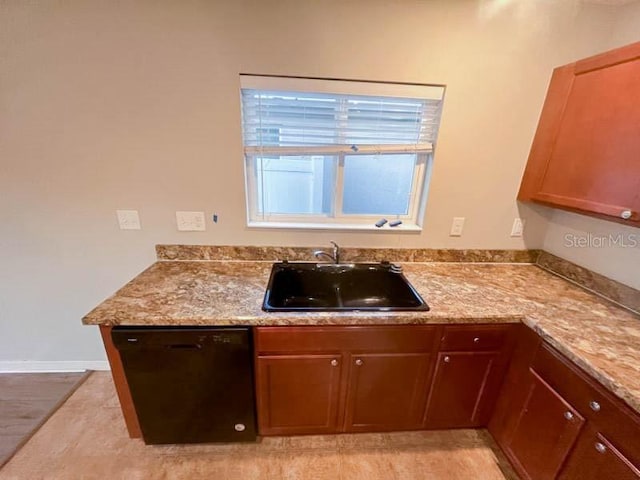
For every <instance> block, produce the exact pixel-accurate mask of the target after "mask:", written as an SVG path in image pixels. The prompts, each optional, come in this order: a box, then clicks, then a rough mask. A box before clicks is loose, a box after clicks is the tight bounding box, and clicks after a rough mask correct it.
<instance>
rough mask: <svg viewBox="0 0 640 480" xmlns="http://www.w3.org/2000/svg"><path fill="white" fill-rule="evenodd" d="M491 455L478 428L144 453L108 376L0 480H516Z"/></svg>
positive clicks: (67, 407)
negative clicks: (128, 429)
mask: <svg viewBox="0 0 640 480" xmlns="http://www.w3.org/2000/svg"><path fill="white" fill-rule="evenodd" d="M494 448H495V447H494V445H493V443H492V441H491V439H490V437H489V436H488V434H487V433H486V432H485V431H482V430H477V431H476V430H455V431H454V430H452V431H428V432H398V433H387V434H356V435H327V436H302V437H269V438H264V439H262V441H261V442H258V443H251V444H219V445H212V444H210V445H168V446H146V445H144V443H143V442H142V441H141V440H132V439H130V438H128V436H127V433H126V430H125V426H124V420H123V419H122V415H121V413H120V408H119V405H118V400H117V398H116V395H115V391H114V388H113V383H112V381H111V377H110V375H109V374H108V373H104V372H99V373H93V374H92V375H91V376H90V377H89V378H88V379H87V381H86V382H85V383H84V384H83V385H82V387H80V388H79V389H78V390H77V391H76V392H75V393H74V394H73V395H72V396H71V397H70V398H69V400H67V402H66V403H65V404H64V405H63V406H62V407H61V408H60V409H59V410H58V411H57V412H56V413H55V415H53V416H52V417H51V418H50V419H49V420H48V421H47V423H46V424H45V425H44V426H43V427H42V428H41V429H40V430H39V431H38V432H37V433H36V434H35V435H34V436H33V437H32V438H31V440H30V441H29V442H28V443H27V444H26V445H25V446H24V447H23V448H22V449H21V450H20V451H19V452H18V453H17V454H16V455H15V456H14V457H13V458H12V460H11V461H10V462H9V463H7V465H6V466H5V467H4V468H3V469H2V470H0V479H2V480H14V479H87V480H90V479H107V478H108V479H127V480H130V479H171V480H173V479H183V478H184V479H190V480H191V479H200V478H203V479H204V478H206V479H229V480H232V479H233V480H235V479H237V480H253V479H265V480H266V479H277V480H281V479H313V480H324V479H331V480H340V479H344V480H347V479H348V480H359V479H363V480H383V479H384V480H395V479H403V480H412V479H429V480H432V479H433V480H437V479H446V480H455V479H474V480H476V479H480V480H484V479H486V480H493V479H495V480H502V479H505V478H508V479H511V478H516V477H515V476H513V474H512V473H511V472H510V470H509V469H508V467H504V466H503V468H505V471H502V470H501V468H500V465H499V464H498V463H499V462H498V460H497V456H496V452H495V450H494ZM498 456H499V454H498Z"/></svg>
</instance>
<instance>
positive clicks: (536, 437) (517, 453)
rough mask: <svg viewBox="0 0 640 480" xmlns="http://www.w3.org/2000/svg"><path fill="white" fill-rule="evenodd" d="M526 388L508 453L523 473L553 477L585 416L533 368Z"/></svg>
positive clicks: (558, 469) (578, 431)
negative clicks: (525, 395)
mask: <svg viewBox="0 0 640 480" xmlns="http://www.w3.org/2000/svg"><path fill="white" fill-rule="evenodd" d="M525 388H526V390H527V397H526V401H525V403H524V405H523V406H522V408H521V409H520V411H519V416H518V419H517V423H516V427H515V430H514V432H513V433H512V435H511V438H510V440H509V441H508V443H507V446H506V453H507V455H508V456H509V457H510V459H511V460H512V461H513V462H514V463H515V466H516V469H517V470H519V472H520V473H521V474H524V475H526V476H527V477H528V478H532V479H540V480H552V479H554V478H556V476H557V474H558V472H559V471H560V469H561V468H562V466H563V465H564V462H565V460H566V459H567V457H568V455H569V453H570V452H571V449H572V448H573V445H574V444H575V442H576V440H577V439H578V435H579V434H580V430H581V429H582V427H583V425H584V423H585V420H584V418H583V417H582V416H581V415H580V413H578V411H577V410H576V409H575V408H573V407H572V406H571V405H569V404H568V403H567V402H566V401H565V400H564V399H563V398H562V397H561V396H560V395H559V394H558V393H557V392H556V391H555V390H553V388H551V387H550V386H549V385H548V384H547V383H546V382H545V381H544V380H542V379H541V378H540V377H539V376H538V375H537V374H536V373H535V372H533V371H532V372H530V381H529V384H528V385H527V386H526V387H525Z"/></svg>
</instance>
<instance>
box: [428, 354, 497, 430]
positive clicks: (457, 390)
mask: <svg viewBox="0 0 640 480" xmlns="http://www.w3.org/2000/svg"><path fill="white" fill-rule="evenodd" d="M499 355H500V354H499V353H498V352H441V353H439V354H438V358H437V362H436V371H435V374H434V379H433V383H432V385H431V391H430V393H429V399H428V402H427V409H426V412H425V419H424V420H425V426H426V427H428V428H455V427H474V426H480V425H483V424H486V422H487V420H488V418H487V417H488V415H489V414H490V411H489V410H487V408H486V406H487V402H488V401H490V400H491V399H492V398H493V397H494V396H495V395H494V394H495V393H496V392H495V391H496V390H497V387H498V385H495V383H496V374H498V375H499V376H500V378H497V380H498V381H500V380H501V377H502V372H498V371H497V370H496V361H497V359H498V357H499Z"/></svg>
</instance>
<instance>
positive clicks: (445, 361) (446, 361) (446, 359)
mask: <svg viewBox="0 0 640 480" xmlns="http://www.w3.org/2000/svg"><path fill="white" fill-rule="evenodd" d="M443 360H444V363H449V362H450V361H451V357H449V355H447V356H446V357H444V359H443Z"/></svg>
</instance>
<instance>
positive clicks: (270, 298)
mask: <svg viewBox="0 0 640 480" xmlns="http://www.w3.org/2000/svg"><path fill="white" fill-rule="evenodd" d="M262 309H263V310H265V311H267V312H289V311H353V310H367V311H403V310H404V311H416V310H422V311H426V310H429V306H428V305H427V304H426V302H425V301H424V300H423V299H422V298H421V297H420V295H419V294H418V292H416V291H415V289H414V288H413V286H412V285H411V284H410V283H409V281H408V280H407V279H406V278H405V276H404V275H403V274H402V271H401V269H400V267H398V266H396V265H393V264H390V263H387V262H383V263H352V264H330V263H303V262H296V263H289V262H286V261H285V262H281V263H274V264H273V268H272V269H271V276H270V277H269V284H268V286H267V291H266V292H265V295H264V302H263V304H262Z"/></svg>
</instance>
